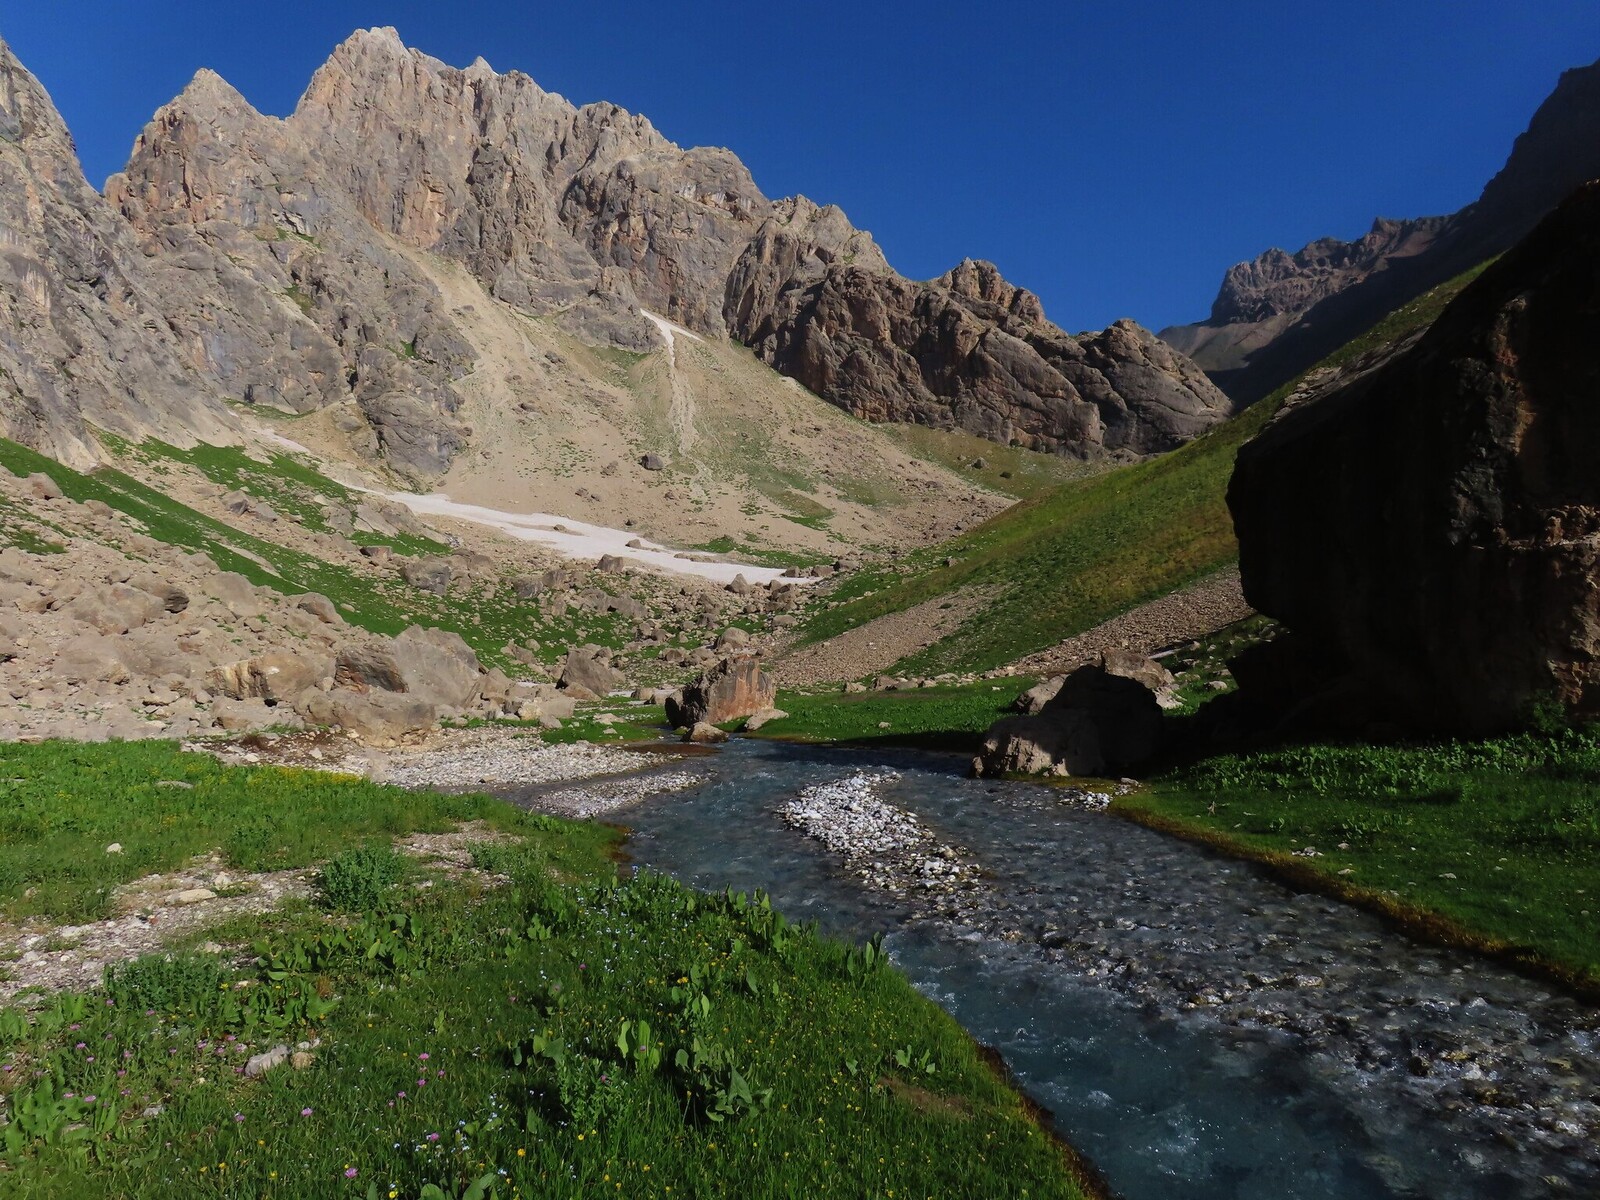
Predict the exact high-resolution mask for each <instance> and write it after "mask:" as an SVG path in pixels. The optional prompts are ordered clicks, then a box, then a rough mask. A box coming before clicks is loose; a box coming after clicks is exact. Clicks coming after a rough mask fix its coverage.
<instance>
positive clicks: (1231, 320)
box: [1161, 62, 1600, 403]
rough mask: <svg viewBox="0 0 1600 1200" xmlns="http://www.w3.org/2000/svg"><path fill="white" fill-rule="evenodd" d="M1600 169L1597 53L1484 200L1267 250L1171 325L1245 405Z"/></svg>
mask: <svg viewBox="0 0 1600 1200" xmlns="http://www.w3.org/2000/svg"><path fill="white" fill-rule="evenodd" d="M1597 177H1600V62H1597V63H1594V64H1592V65H1590V66H1586V67H1579V68H1576V69H1574V70H1570V71H1567V72H1565V73H1564V74H1563V75H1562V76H1561V79H1560V81H1559V83H1558V84H1557V85H1556V88H1555V90H1554V92H1552V93H1551V95H1550V96H1549V97H1548V98H1547V99H1546V100H1545V102H1544V103H1543V104H1541V105H1540V106H1539V109H1538V111H1537V112H1535V113H1534V115H1533V118H1532V120H1531V121H1530V122H1529V124H1528V128H1527V130H1526V131H1525V132H1524V133H1523V134H1522V135H1521V136H1519V137H1518V138H1517V140H1516V143H1515V145H1514V146H1513V147H1512V149H1511V154H1510V156H1509V157H1508V158H1507V160H1506V164H1505V166H1504V168H1502V169H1501V171H1500V172H1499V174H1497V175H1496V176H1495V177H1494V178H1493V179H1492V180H1490V181H1489V183H1488V184H1487V185H1486V186H1485V187H1484V189H1483V192H1482V194H1481V195H1480V197H1479V198H1478V200H1477V201H1475V202H1474V203H1472V204H1470V205H1468V206H1467V207H1466V208H1464V209H1462V210H1461V211H1459V212H1456V213H1453V214H1451V215H1450V216H1445V217H1421V218H1417V219H1415V220H1398V221H1397V220H1388V219H1381V218H1380V219H1379V220H1377V221H1374V222H1373V225H1372V229H1371V230H1370V231H1369V232H1368V233H1367V234H1366V235H1365V236H1363V237H1361V238H1358V239H1356V240H1355V241H1350V242H1346V241H1342V240H1340V239H1338V238H1323V239H1320V240H1318V241H1314V242H1312V243H1310V244H1309V245H1307V246H1306V247H1304V248H1303V249H1301V250H1300V251H1298V252H1297V253H1295V254H1288V253H1286V252H1284V251H1282V250H1269V251H1267V252H1266V253H1265V254H1262V255H1261V256H1259V257H1258V258H1256V259H1253V260H1252V261H1250V262H1246V263H1239V264H1238V265H1236V266H1234V267H1232V268H1230V269H1229V271H1228V273H1227V275H1226V276H1225V277H1224V279H1223V282H1222V287H1221V289H1220V290H1219V292H1218V293H1217V299H1216V301H1215V303H1214V304H1213V305H1212V308H1211V315H1210V317H1209V318H1208V319H1207V320H1205V321H1203V322H1200V323H1198V324H1194V325H1178V326H1173V327H1172V328H1169V329H1164V330H1162V333H1161V336H1162V337H1163V338H1165V339H1166V340H1167V341H1168V343H1169V344H1171V345H1172V346H1174V347H1175V348H1177V349H1179V350H1181V351H1183V352H1184V353H1185V354H1189V355H1192V356H1193V357H1194V358H1195V360H1196V361H1198V362H1199V363H1200V364H1201V365H1202V366H1203V367H1205V369H1206V370H1207V371H1208V372H1210V374H1211V376H1212V378H1213V379H1216V380H1218V381H1219V382H1220V383H1222V385H1223V386H1224V387H1226V388H1227V390H1228V391H1229V393H1230V394H1231V395H1233V396H1234V397H1235V398H1236V399H1238V400H1239V401H1240V402H1242V403H1249V402H1251V401H1253V400H1256V399H1259V398H1260V397H1262V396H1264V395H1266V394H1268V393H1269V392H1271V391H1272V390H1273V389H1274V388H1275V387H1277V386H1278V385H1279V384H1280V383H1283V382H1285V381H1287V380H1288V379H1291V378H1293V377H1294V376H1295V375H1296V374H1298V373H1299V372H1300V371H1302V370H1304V369H1305V368H1307V367H1309V366H1311V365H1312V364H1313V363H1315V362H1316V361H1317V360H1318V359H1320V358H1323V357H1324V356H1326V355H1327V354H1329V353H1331V352H1332V351H1334V350H1336V349H1338V347H1339V346H1341V345H1343V344H1344V343H1345V342H1347V341H1349V340H1350V339H1351V338H1352V337H1354V336H1356V335H1357V334H1359V333H1361V332H1362V331H1363V330H1365V329H1367V328H1369V327H1370V326H1371V325H1372V324H1373V323H1374V322H1375V321H1377V320H1379V319H1380V318H1381V317H1383V316H1384V315H1385V314H1386V313H1388V312H1391V311H1393V310H1394V309H1395V308H1397V307H1399V306H1400V305H1402V304H1405V303H1406V302H1407V301H1409V300H1412V299H1414V298H1415V297H1417V296H1419V295H1421V294H1422V293H1423V292H1425V291H1427V290H1428V289H1429V288H1432V287H1435V286H1437V285H1438V284H1441V283H1444V282H1445V281H1446V280H1449V279H1452V278H1454V277H1455V276H1457V275H1459V274H1461V273H1462V272H1463V271H1466V270H1468V269H1470V268H1472V267H1475V266H1477V265H1478V264H1479V263H1482V262H1484V261H1485V260H1487V259H1490V258H1493V257H1494V256H1495V255H1497V254H1500V253H1502V252H1503V251H1505V250H1506V249H1507V248H1508V247H1510V246H1512V245H1513V244H1515V243H1516V241H1517V240H1518V239H1519V238H1521V237H1522V236H1523V235H1524V234H1526V233H1527V232H1528V231H1529V230H1530V229H1532V228H1533V227H1534V225H1535V224H1537V223H1538V221H1539V220H1540V219H1541V218H1542V217H1543V216H1544V215H1545V214H1546V213H1548V212H1550V211H1551V210H1553V209H1554V208H1555V207H1556V206H1557V205H1558V204H1560V203H1561V202H1562V201H1563V200H1564V199H1565V198H1566V197H1567V196H1568V195H1570V194H1571V193H1572V192H1573V191H1574V190H1575V189H1576V188H1578V187H1580V186H1581V185H1583V184H1584V183H1586V182H1587V181H1589V180H1590V179H1594V178H1597Z"/></svg>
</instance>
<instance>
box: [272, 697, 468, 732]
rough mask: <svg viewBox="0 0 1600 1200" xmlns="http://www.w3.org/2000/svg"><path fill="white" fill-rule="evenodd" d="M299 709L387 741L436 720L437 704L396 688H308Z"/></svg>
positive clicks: (429, 726) (315, 718) (428, 726)
mask: <svg viewBox="0 0 1600 1200" xmlns="http://www.w3.org/2000/svg"><path fill="white" fill-rule="evenodd" d="M298 711H299V712H300V713H301V714H302V715H303V716H305V717H306V718H307V719H308V720H311V721H315V722H316V723H317V724H319V725H337V726H339V727H341V728H343V729H345V730H348V731H349V732H351V733H354V734H356V735H358V736H359V737H361V738H362V739H364V740H367V741H371V742H374V743H376V744H387V743H393V742H397V741H399V740H401V739H402V738H404V737H406V736H408V735H410V734H416V733H424V732H426V731H428V730H430V729H433V728H434V727H435V726H437V725H438V723H439V708H438V706H437V705H435V704H433V703H430V702H429V701H428V700H426V699H423V698H421V697H418V696H410V695H403V694H400V693H397V692H385V691H371V692H348V691H334V692H326V693H325V692H315V691H314V692H311V693H309V694H308V695H306V696H304V697H303V698H302V700H301V702H300V705H299V709H298Z"/></svg>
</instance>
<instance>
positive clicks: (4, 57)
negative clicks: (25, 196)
mask: <svg viewBox="0 0 1600 1200" xmlns="http://www.w3.org/2000/svg"><path fill="white" fill-rule="evenodd" d="M0 142H4V143H8V144H10V145H12V146H15V147H17V148H18V149H19V150H20V151H21V152H22V153H23V154H24V155H26V156H27V159H28V163H29V166H30V168H31V169H32V170H33V171H35V172H36V173H38V174H39V175H40V176H41V177H43V178H46V179H48V180H49V181H50V182H51V183H52V184H55V185H56V186H61V187H80V186H84V178H83V170H82V168H81V167H80V166H79V165H78V151H77V147H76V146H75V145H74V144H73V141H72V135H71V134H70V133H69V132H67V125H66V122H65V121H63V120H62V119H61V114H60V113H58V112H57V111H56V106H55V104H54V103H53V102H52V101H51V99H50V97H49V95H48V94H47V93H46V92H45V90H44V88H43V87H41V86H40V85H39V81H38V80H37V79H35V78H34V77H33V76H32V75H31V74H30V73H29V72H28V70H27V68H26V67H24V66H23V65H22V64H21V62H19V61H18V60H17V57H16V55H15V54H13V53H12V52H11V47H10V46H9V45H7V44H6V43H5V41H3V40H0Z"/></svg>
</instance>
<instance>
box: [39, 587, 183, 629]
mask: <svg viewBox="0 0 1600 1200" xmlns="http://www.w3.org/2000/svg"><path fill="white" fill-rule="evenodd" d="M62 611H63V612H65V613H66V614H67V615H68V616H70V617H72V618H73V619H74V620H78V621H81V622H83V623H84V624H85V625H88V626H90V627H91V628H93V629H96V630H98V631H99V632H101V633H127V632H128V630H130V629H138V628H139V627H140V626H142V625H146V624H148V623H149V622H151V621H153V620H155V619H156V618H157V617H159V616H161V614H162V613H164V612H165V611H166V606H165V605H164V604H163V603H162V602H161V601H160V600H159V599H157V598H156V597H155V596H152V595H151V594H150V593H149V592H146V591H141V590H140V589H139V588H133V587H129V586H128V585H127V584H125V583H113V584H110V585H107V586H101V587H91V588H86V589H85V590H84V591H82V592H80V593H79V594H78V596H77V598H76V599H74V600H72V601H71V602H70V603H68V604H65V605H63V606H62Z"/></svg>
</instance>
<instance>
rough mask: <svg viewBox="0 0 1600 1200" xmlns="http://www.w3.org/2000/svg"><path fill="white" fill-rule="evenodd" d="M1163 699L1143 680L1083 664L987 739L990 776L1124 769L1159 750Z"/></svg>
mask: <svg viewBox="0 0 1600 1200" xmlns="http://www.w3.org/2000/svg"><path fill="white" fill-rule="evenodd" d="M1160 734H1161V706H1160V705H1159V704H1158V703H1157V701H1156V696H1155V693H1154V692H1153V691H1151V689H1150V688H1149V687H1147V686H1146V685H1145V684H1144V683H1141V682H1140V681H1139V680H1137V679H1130V678H1128V677H1127V676H1124V675H1117V674H1113V673H1111V672H1110V671H1108V670H1106V669H1105V668H1104V667H1102V666H1088V667H1080V668H1078V670H1076V671H1074V672H1072V674H1070V675H1068V676H1067V677H1066V678H1065V679H1064V680H1063V681H1062V683H1061V687H1060V689H1059V690H1058V691H1057V692H1056V694H1055V696H1054V697H1052V698H1051V699H1050V700H1049V702H1048V703H1046V704H1045V705H1044V707H1043V708H1042V709H1040V711H1039V712H1038V713H1037V714H1036V715H1034V716H1016V717H1004V718H1002V719H1001V720H999V721H997V722H995V724H994V726H993V727H992V728H991V729H990V730H989V733H988V735H987V736H986V737H985V738H984V741H983V747H982V751H981V753H980V755H979V758H978V761H977V763H976V764H975V765H976V766H977V768H978V770H979V773H980V774H983V775H1008V774H1020V775H1041V774H1043V775H1089V776H1105V775H1113V774H1121V773H1123V772H1125V771H1129V770H1132V769H1135V768H1137V767H1138V766H1139V765H1141V764H1142V763H1144V762H1147V761H1148V760H1149V759H1150V758H1151V756H1152V755H1154V753H1155V751H1156V748H1157V746H1158V744H1159V739H1160Z"/></svg>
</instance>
